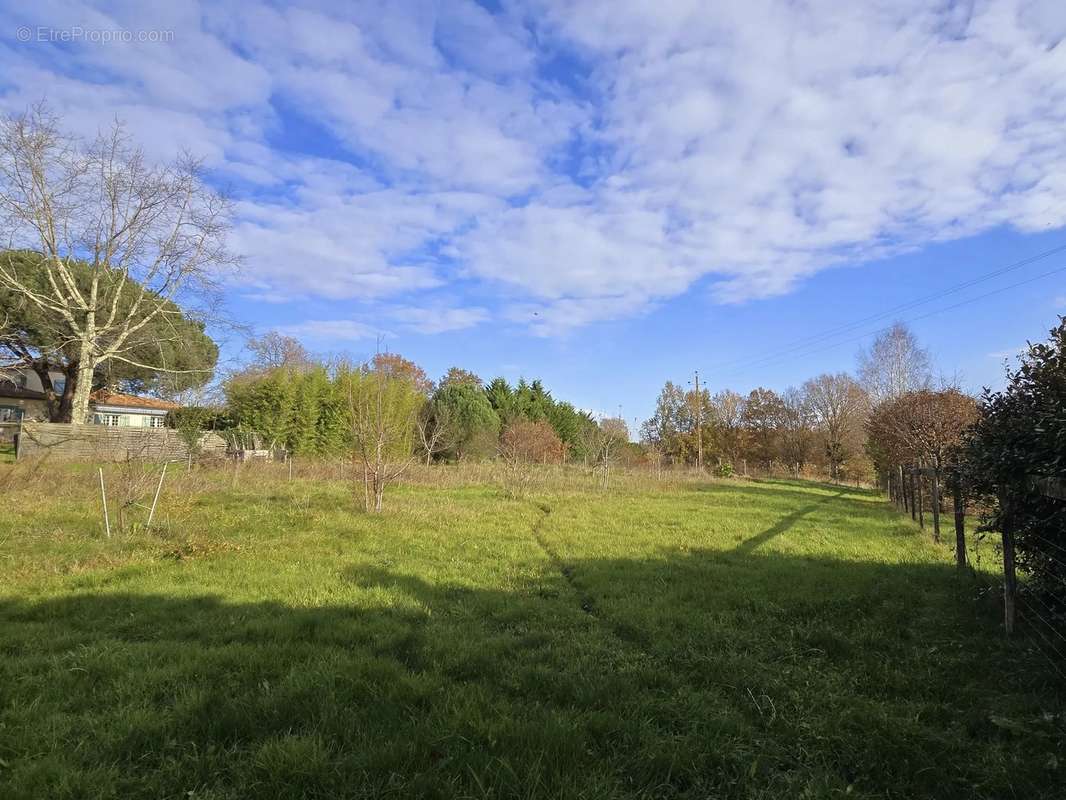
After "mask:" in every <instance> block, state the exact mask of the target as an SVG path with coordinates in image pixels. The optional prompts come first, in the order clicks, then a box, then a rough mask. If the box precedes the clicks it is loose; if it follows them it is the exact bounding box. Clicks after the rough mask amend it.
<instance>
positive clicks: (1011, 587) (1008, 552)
mask: <svg viewBox="0 0 1066 800" xmlns="http://www.w3.org/2000/svg"><path fill="white" fill-rule="evenodd" d="M1000 514H1002V516H1003V522H1002V528H1003V627H1004V629H1005V630H1006V631H1007V635H1008V636H1010V635H1012V634H1013V633H1014V598H1015V595H1016V593H1017V591H1018V577H1017V575H1016V574H1015V571H1014V524H1013V523H1012V522H1011V519H1010V515H1009V514H1007V511H1006V508H1005V506H1004V505H1003V503H1002V501H1001V502H1000Z"/></svg>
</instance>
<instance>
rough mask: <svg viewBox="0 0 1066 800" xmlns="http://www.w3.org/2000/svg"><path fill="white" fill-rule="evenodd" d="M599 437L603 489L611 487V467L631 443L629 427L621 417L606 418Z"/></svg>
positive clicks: (598, 447)
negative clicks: (628, 443)
mask: <svg viewBox="0 0 1066 800" xmlns="http://www.w3.org/2000/svg"><path fill="white" fill-rule="evenodd" d="M598 430H599V435H598V437H597V451H598V454H599V455H598V457H597V459H596V460H597V462H598V466H599V469H600V476H601V480H602V481H603V488H604V489H607V488H609V487H610V485H611V466H612V465H613V464H614V463H615V462H616V461H617V460H618V453H619V451H620V450H621V449H622V447H623V446H624V445H625V444H626V442H628V441H629V427H628V426H627V425H626V421H625V420H624V419H622V418H621V417H606V418H604V419H601V420H600V423H599V425H598Z"/></svg>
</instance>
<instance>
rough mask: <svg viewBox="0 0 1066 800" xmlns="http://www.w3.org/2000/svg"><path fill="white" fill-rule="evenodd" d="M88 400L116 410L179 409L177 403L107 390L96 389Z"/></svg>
mask: <svg viewBox="0 0 1066 800" xmlns="http://www.w3.org/2000/svg"><path fill="white" fill-rule="evenodd" d="M89 399H90V400H92V402H94V403H96V404H97V405H101V406H116V407H118V408H150V409H153V410H156V411H173V410H174V409H177V408H181V406H179V405H178V404H177V403H171V402H169V401H167V400H159V399H157V398H155V397H137V396H136V395H133V394H121V393H120V392H111V391H108V390H107V389H97V390H96V391H95V392H93V393H92V394H91V395H89Z"/></svg>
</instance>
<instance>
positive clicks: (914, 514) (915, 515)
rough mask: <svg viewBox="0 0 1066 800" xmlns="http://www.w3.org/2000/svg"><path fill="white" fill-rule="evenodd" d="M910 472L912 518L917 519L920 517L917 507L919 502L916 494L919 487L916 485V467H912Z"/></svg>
mask: <svg viewBox="0 0 1066 800" xmlns="http://www.w3.org/2000/svg"><path fill="white" fill-rule="evenodd" d="M908 472H909V473H910V478H911V519H912V520H917V519H918V509H917V508H916V507H915V506H916V503H917V501H916V500H915V495H916V494H917V489H916V488H915V486H914V468H913V467H911V469H910V470H908Z"/></svg>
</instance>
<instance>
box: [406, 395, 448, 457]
mask: <svg viewBox="0 0 1066 800" xmlns="http://www.w3.org/2000/svg"><path fill="white" fill-rule="evenodd" d="M415 432H416V433H417V434H418V448H419V450H421V451H422V454H423V455H424V456H425V457H426V466H427V467H428V466H429V465H430V463H432V461H433V456H435V455H437V454H438V453H443V452H444V451H445V450H448V449H449V448H451V447H453V446H454V444H455V426H454V425H452V421H451V412H450V411H449V409H448V408H447V407H446V406H435V405H434V404H433V403H431V402H428V401H427V402H426V403H424V404H423V406H422V410H421V411H420V412H419V414H418V417H417V418H416V419H415Z"/></svg>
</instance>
